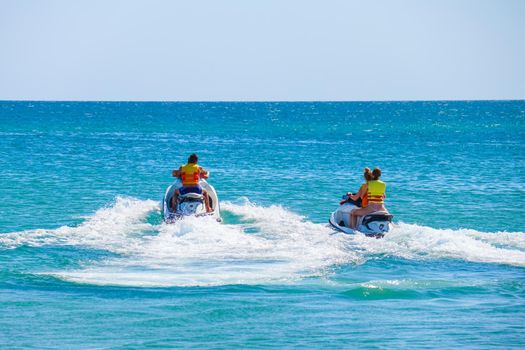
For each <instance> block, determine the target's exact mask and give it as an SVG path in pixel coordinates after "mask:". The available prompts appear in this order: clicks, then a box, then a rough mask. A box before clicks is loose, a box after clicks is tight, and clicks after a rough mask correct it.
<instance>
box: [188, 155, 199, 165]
mask: <svg viewBox="0 0 525 350" xmlns="http://www.w3.org/2000/svg"><path fill="white" fill-rule="evenodd" d="M198 161H199V157H198V156H197V155H196V154H195V153H193V154H191V155H190V156H189V157H188V163H197V162H198Z"/></svg>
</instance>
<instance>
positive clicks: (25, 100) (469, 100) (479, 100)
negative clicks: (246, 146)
mask: <svg viewBox="0 0 525 350" xmlns="http://www.w3.org/2000/svg"><path fill="white" fill-rule="evenodd" d="M498 101H499V102H518V101H525V98H508V99H443V100H440V99H429V100H426V99H421V100H420V99H414V100H410V99H407V100H89V99H88V100H51V99H49V100H45V99H44V100H31V99H16V100H9V99H5V100H4V99H0V103H1V102H79V103H84V102H108V103H111V102H124V103H332V102H339V103H359V102H498Z"/></svg>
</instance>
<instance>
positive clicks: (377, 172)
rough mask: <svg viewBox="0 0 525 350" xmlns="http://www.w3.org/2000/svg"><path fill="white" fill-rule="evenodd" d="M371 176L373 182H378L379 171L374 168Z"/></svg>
mask: <svg viewBox="0 0 525 350" xmlns="http://www.w3.org/2000/svg"><path fill="white" fill-rule="evenodd" d="M372 175H373V176H374V180H379V178H380V177H381V169H379V168H375V169H374V170H373V171H372Z"/></svg>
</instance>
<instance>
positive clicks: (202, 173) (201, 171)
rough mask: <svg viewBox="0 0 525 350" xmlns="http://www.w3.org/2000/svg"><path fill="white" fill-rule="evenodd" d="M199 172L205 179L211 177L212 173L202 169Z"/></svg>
mask: <svg viewBox="0 0 525 350" xmlns="http://www.w3.org/2000/svg"><path fill="white" fill-rule="evenodd" d="M199 170H200V173H201V177H202V178H203V179H207V178H208V177H210V173H209V172H207V171H206V170H204V168H200V169H199Z"/></svg>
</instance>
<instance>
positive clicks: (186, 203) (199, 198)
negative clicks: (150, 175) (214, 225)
mask: <svg viewBox="0 0 525 350" xmlns="http://www.w3.org/2000/svg"><path fill="white" fill-rule="evenodd" d="M199 185H200V186H201V187H202V189H203V190H206V191H207V192H208V196H209V199H210V207H211V208H212V209H213V211H212V212H211V213H207V212H206V205H205V204H204V196H203V195H202V194H198V193H187V194H185V195H179V198H178V201H177V202H178V203H177V210H176V211H173V210H172V208H171V200H172V198H173V194H174V193H175V190H176V189H177V188H181V187H182V182H181V181H180V179H177V180H176V181H175V182H174V183H173V184H171V185H170V186H169V187H168V188H167V189H166V193H165V194H164V199H163V200H162V217H163V218H164V222H166V223H168V224H171V223H174V222H175V221H177V220H180V219H183V218H184V217H187V216H211V217H213V218H215V219H216V220H217V221H219V222H220V221H222V219H221V213H220V207H219V198H218V197H217V192H216V191H215V188H213V186H212V185H210V184H209V183H208V182H206V180H204V179H201V180H200V181H199Z"/></svg>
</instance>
